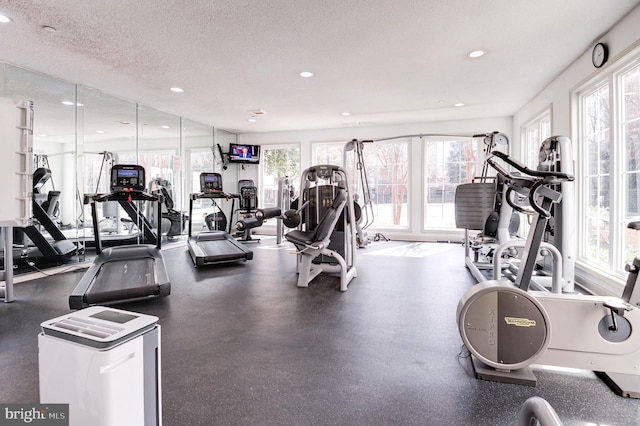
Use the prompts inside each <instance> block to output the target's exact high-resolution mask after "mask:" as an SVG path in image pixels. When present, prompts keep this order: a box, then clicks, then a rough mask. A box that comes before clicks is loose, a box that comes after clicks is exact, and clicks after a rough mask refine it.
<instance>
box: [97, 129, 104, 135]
mask: <svg viewBox="0 0 640 426" xmlns="http://www.w3.org/2000/svg"><path fill="white" fill-rule="evenodd" d="M96 133H100V134H102V133H104V130H96Z"/></svg>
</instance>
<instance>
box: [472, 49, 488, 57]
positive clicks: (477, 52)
mask: <svg viewBox="0 0 640 426" xmlns="http://www.w3.org/2000/svg"><path fill="white" fill-rule="evenodd" d="M485 53H486V52H485V51H484V50H474V51H473V52H471V53H469V55H468V56H469V57H470V58H479V57H480V56H484V54H485Z"/></svg>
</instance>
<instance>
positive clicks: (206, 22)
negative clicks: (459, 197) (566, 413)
mask: <svg viewBox="0 0 640 426" xmlns="http://www.w3.org/2000/svg"><path fill="white" fill-rule="evenodd" d="M637 5H638V0H615V1H602V0H563V1H558V0H536V1H513V0H489V1H475V2H471V1H468V0H448V1H424V0H397V1H386V2H385V1H373V2H372V1H368V2H367V1H358V2H354V1H349V0H347V1H345V0H324V1H315V0H299V1H290V0H270V1H254V2H238V1H237V0H190V1H188V2H183V1H176V0H154V1H148V0H143V1H130V2H113V1H87V0H68V1H47V2H42V1H38V2H36V1H33V0H0V13H4V14H6V15H8V16H10V17H11V18H12V19H13V22H11V23H9V24H0V25H2V27H0V61H4V62H7V63H10V64H14V65H18V66H21V67H25V68H27V69H31V70H35V71H39V72H43V73H46V74H48V75H53V76H56V77H59V78H61V79H64V80H66V81H69V82H73V83H78V84H81V85H82V86H83V87H91V88H95V89H98V90H100V91H101V92H102V93H108V94H111V95H114V96H116V97H118V98H122V99H130V100H133V101H136V102H139V103H141V104H144V105H149V106H151V107H154V108H157V109H158V110H161V111H167V112H169V113H172V114H175V115H179V116H183V117H187V118H189V119H192V120H194V121H197V122H202V123H206V124H209V125H213V126H216V127H219V128H223V129H227V130H230V131H236V132H262V131H275V130H294V129H320V128H339V127H345V126H363V125H373V124H391V123H406V122H425V121H433V120H452V119H458V120H460V119H472V118H485V117H500V116H511V115H513V114H514V113H515V112H516V111H517V110H518V109H519V108H521V107H522V106H523V105H524V104H526V102H528V101H529V100H530V99H531V98H532V97H533V96H535V94H536V93H538V92H539V91H540V90H541V89H542V88H543V87H545V86H546V85H547V84H548V83H549V82H550V81H551V80H552V79H553V78H554V77H556V76H557V75H558V74H559V73H560V72H562V71H563V70H564V69H565V68H566V67H567V66H568V65H569V64H571V63H572V62H573V61H575V60H576V59H577V58H578V57H580V56H581V55H583V54H584V53H585V52H586V51H588V50H589V49H590V47H591V46H592V45H593V43H594V42H595V41H596V40H598V37H600V36H601V34H604V33H605V32H606V31H607V30H609V29H610V28H611V27H612V26H613V25H614V24H615V23H616V22H618V21H619V20H620V19H621V18H622V17H624V16H625V15H626V14H628V13H629V12H630V11H631V10H633V9H634V8H635V7H637ZM477 49H483V50H486V52H487V53H486V55H484V56H482V57H481V58H478V59H470V58H468V57H467V54H468V53H469V52H471V51H473V50H477ZM301 71H311V72H313V73H314V74H315V75H314V76H313V77H311V78H302V77H300V76H299V73H300V72H301ZM173 86H179V87H182V88H183V89H184V93H173V92H171V91H170V90H169V88H170V87H173ZM16 89H17V88H16ZM59 89H63V88H59ZM52 94H53V93H52ZM58 94H59V93H58ZM85 95H86V98H87V99H86V102H87V104H86V107H87V112H86V113H84V117H83V119H84V120H85V124H86V125H87V128H91V127H92V125H93V124H95V126H96V128H98V127H102V126H105V124H104V123H102V122H100V121H99V120H98V117H97V115H99V112H98V110H94V111H91V112H89V108H88V107H89V99H90V98H91V95H88V94H85ZM94 95H95V96H98V95H99V93H98V94H94ZM50 101H51V105H50V106H52V107H53V106H54V105H55V101H54V99H53V98H52V99H50ZM458 102H460V103H464V104H465V106H464V107H460V108H455V107H453V105H454V104H455V103H458ZM55 106H56V107H57V105H55ZM101 108H103V110H102V112H105V113H108V114H109V115H110V117H109V119H110V120H111V121H112V122H113V121H115V122H118V119H119V116H118V115H119V114H120V113H121V114H123V116H127V115H128V112H127V111H125V110H123V111H118V105H117V102H115V101H114V105H113V110H109V106H108V105H105V106H102V107H101ZM125 109H126V108H125ZM255 110H262V111H266V114H259V115H258V116H257V117H256V121H255V122H249V121H248V119H249V118H251V116H252V115H254V112H253V111H255ZM346 112H349V113H350V115H348V116H347V115H341V113H346ZM58 113H59V114H65V111H64V110H63V109H60V110H59V111H56V112H53V111H52V114H58ZM92 120H96V122H95V123H94V122H93V121H92ZM122 120H126V118H123V119H122ZM149 120H151V118H149ZM160 121H162V120H160ZM156 124H157V123H156ZM113 127H117V126H113ZM119 130H121V131H122V134H123V136H122V137H129V136H128V135H129V133H128V132H129V130H124V129H119ZM119 130H116V129H115V128H114V130H113V131H114V132H118V131H119ZM164 130H167V129H164ZM146 131H147V130H145V132H146ZM149 131H150V130H149Z"/></svg>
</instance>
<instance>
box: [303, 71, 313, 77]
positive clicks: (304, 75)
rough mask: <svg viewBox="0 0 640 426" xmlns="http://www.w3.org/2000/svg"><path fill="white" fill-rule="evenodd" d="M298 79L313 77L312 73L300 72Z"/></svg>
mask: <svg viewBox="0 0 640 426" xmlns="http://www.w3.org/2000/svg"><path fill="white" fill-rule="evenodd" d="M300 77H304V78H309V77H313V73H312V72H309V71H302V72H301V73H300Z"/></svg>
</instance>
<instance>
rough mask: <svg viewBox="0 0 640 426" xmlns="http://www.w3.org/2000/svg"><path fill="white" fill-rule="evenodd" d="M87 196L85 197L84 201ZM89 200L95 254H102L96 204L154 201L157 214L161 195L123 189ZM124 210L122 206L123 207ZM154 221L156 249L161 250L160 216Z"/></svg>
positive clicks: (160, 206) (160, 208) (95, 196)
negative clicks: (156, 206) (156, 205)
mask: <svg viewBox="0 0 640 426" xmlns="http://www.w3.org/2000/svg"><path fill="white" fill-rule="evenodd" d="M86 199H87V196H86V195H85V201H86ZM90 199H91V218H92V221H93V237H94V241H95V245H96V254H100V253H102V241H101V240H100V229H99V227H98V214H97V212H96V203H102V202H105V201H119V202H120V201H128V202H131V201H154V202H156V203H157V204H158V212H161V211H162V200H163V197H162V194H149V193H147V192H144V191H141V190H136V189H125V190H120V191H114V192H110V193H108V194H95V195H93V196H91V197H90ZM123 208H124V206H123ZM157 216H158V217H157V220H156V235H155V237H156V247H157V248H158V249H161V248H162V215H161V214H158V215H157Z"/></svg>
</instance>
